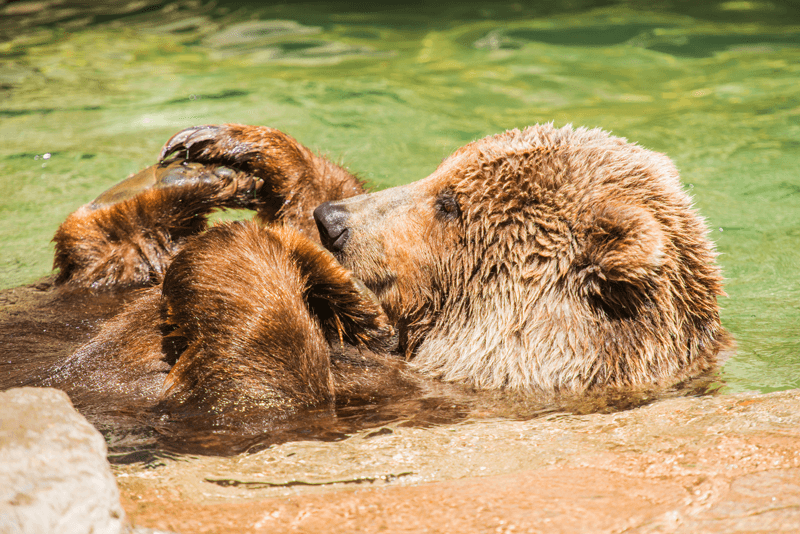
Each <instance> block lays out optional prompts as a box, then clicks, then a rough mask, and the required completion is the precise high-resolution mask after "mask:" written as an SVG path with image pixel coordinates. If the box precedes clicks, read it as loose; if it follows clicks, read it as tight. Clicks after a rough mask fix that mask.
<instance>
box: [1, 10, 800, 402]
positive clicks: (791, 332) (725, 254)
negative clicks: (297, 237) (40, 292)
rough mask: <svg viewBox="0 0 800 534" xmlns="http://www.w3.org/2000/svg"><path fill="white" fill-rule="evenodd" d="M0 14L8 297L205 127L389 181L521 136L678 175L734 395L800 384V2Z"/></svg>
mask: <svg viewBox="0 0 800 534" xmlns="http://www.w3.org/2000/svg"><path fill="white" fill-rule="evenodd" d="M539 4H540V3H533V2H532V3H530V4H528V3H511V2H509V3H504V2H486V1H484V2H479V3H478V2H458V3H447V2H439V3H437V5H436V6H434V7H430V6H429V7H425V8H423V7H420V6H419V5H413V7H408V6H405V5H403V4H402V3H400V2H394V3H391V2H390V3H388V4H382V7H379V8H371V9H372V11H370V12H358V11H353V9H352V8H350V7H349V6H348V4H347V3H344V2H342V3H336V2H319V3H314V4H305V3H303V4H300V3H297V4H293V3H289V4H280V5H272V6H270V7H264V6H262V4H261V3H256V2H253V3H251V4H248V3H247V2H225V1H221V2H214V3H206V2H191V1H185V2H167V3H164V2H149V1H136V2H106V3H103V4H102V5H100V4H97V5H95V6H88V7H87V5H86V3H79V2H69V1H42V2H11V3H5V4H3V3H0V140H2V143H0V247H2V251H3V252H2V255H0V287H12V286H15V285H19V284H23V283H28V282H31V281H33V280H35V279H37V278H39V277H41V276H43V275H45V274H47V273H48V272H49V270H50V265H51V258H52V245H50V244H49V240H50V237H51V236H52V234H53V232H54V231H55V229H56V228H57V226H58V224H59V223H60V221H62V220H63V219H64V217H66V215H67V214H68V213H70V212H71V211H72V210H74V209H75V208H77V207H78V206H80V205H81V204H83V203H85V202H87V201H89V200H91V199H93V198H94V197H96V196H97V195H98V194H99V193H100V192H102V191H103V190H105V189H107V188H108V187H110V186H111V185H113V184H114V183H116V182H117V181H119V180H120V179H122V178H124V177H126V176H127V175H128V174H130V173H132V172H136V171H138V170H139V169H141V168H142V167H144V166H146V165H149V164H152V163H153V162H154V161H155V158H156V156H157V154H158V151H159V148H160V147H161V145H162V144H163V142H164V141H165V140H166V139H168V138H169V137H170V136H171V135H172V134H173V133H175V132H176V131H178V130H180V129H182V128H185V127H187V126H191V125H195V124H205V123H220V122H241V123H248V124H265V125H269V126H273V127H276V128H279V129H281V130H284V131H286V132H288V133H290V134H291V135H293V136H294V137H296V138H297V139H298V140H300V141H301V142H303V143H304V144H306V145H307V146H310V147H312V148H314V149H316V150H319V151H321V152H323V153H324V154H326V155H329V156H331V157H332V158H333V159H334V160H336V161H341V162H343V163H345V164H346V165H347V166H348V167H349V168H350V169H351V170H352V171H354V172H356V173H358V174H359V175H360V176H362V177H363V178H365V179H366V180H368V181H369V183H370V184H371V185H372V186H374V187H376V188H383V187H388V186H392V185H397V184H402V183H407V182H410V181H413V180H416V179H419V178H423V177H425V176H426V175H427V174H429V173H430V172H431V171H432V170H433V169H434V168H435V167H436V165H437V164H438V163H439V162H440V161H441V160H442V159H443V158H444V157H446V156H447V155H448V154H450V153H451V152H452V151H453V150H455V149H456V148H458V147H459V146H462V145H463V144H465V143H467V142H470V141H472V140H474V139H477V138H480V137H483V136H485V135H488V134H493V133H498V132H501V131H503V130H505V129H508V128H514V127H524V126H526V125H529V124H533V123H537V122H548V121H553V122H555V124H556V125H563V124H567V123H572V124H575V125H585V126H590V127H595V126H599V127H602V128H604V129H606V130H610V131H612V132H613V133H614V134H615V135H618V136H623V137H627V138H628V139H630V140H633V141H636V142H638V143H640V144H642V145H644V146H646V147H648V148H650V149H653V150H657V151H660V152H665V153H667V154H668V155H670V157H672V158H673V160H674V161H675V162H676V164H677V165H678V167H679V169H680V170H681V174H682V177H683V180H684V182H685V183H686V186H687V188H688V189H689V190H690V191H691V193H692V195H693V196H694V199H695V202H696V205H697V208H698V209H699V210H700V211H701V212H702V213H703V214H704V215H705V216H706V217H707V219H708V222H709V225H710V227H711V228H712V238H713V240H714V241H715V242H716V243H717V246H718V249H719V251H720V253H721V256H720V262H721V264H722V267H723V270H724V273H725V276H726V278H727V284H726V289H727V292H728V294H729V297H728V298H724V299H722V305H723V307H724V311H723V321H724V324H725V325H726V326H727V327H728V328H729V329H730V330H731V331H732V332H733V334H734V335H735V337H736V339H737V341H738V349H737V352H736V354H735V355H734V356H733V357H732V358H731V359H730V360H729V361H728V362H727V364H726V365H725V367H724V368H723V371H722V378H723V379H724V380H725V382H726V383H727V388H728V391H742V390H758V391H772V390H779V389H787V388H796V387H800V341H798V340H799V339H800V321H798V319H800V313H799V312H798V302H800V284H799V283H798V267H800V222H799V220H798V215H800V177H798V171H797V162H798V156H800V98H798V87H800V9H799V8H798V7H797V6H796V5H795V4H794V3H793V2H789V1H785V2H777V1H776V2H749V1H726V2H713V1H710V2H681V1H677V0H676V1H673V2H646V1H635V0H630V1H627V2H611V1H605V2H597V1H596V2H591V1H572V2H564V3H563V4H558V3H553V4H550V3H548V6H541V5H539Z"/></svg>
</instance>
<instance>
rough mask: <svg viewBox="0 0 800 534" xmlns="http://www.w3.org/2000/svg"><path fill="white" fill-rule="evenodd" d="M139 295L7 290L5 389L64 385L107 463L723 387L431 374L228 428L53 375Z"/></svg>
mask: <svg viewBox="0 0 800 534" xmlns="http://www.w3.org/2000/svg"><path fill="white" fill-rule="evenodd" d="M136 295H137V290H135V289H132V290H122V291H113V292H110V291H105V292H99V291H91V290H80V291H64V290H59V289H56V288H55V287H54V286H53V283H52V279H51V278H49V279H45V280H42V281H40V282H39V283H37V284H33V285H29V286H24V287H19V288H14V289H9V290H4V291H2V292H0V306H2V307H0V346H2V347H3V350H2V353H0V390H5V389H8V388H11V387H19V386H54V387H58V388H60V389H64V390H65V391H66V392H67V393H68V394H69V395H70V398H71V399H72V401H73V403H74V404H75V407H76V408H77V409H78V410H79V411H80V412H81V413H82V414H83V415H84V416H85V417H86V418H87V419H88V420H89V421H90V422H91V423H92V424H93V425H95V426H96V427H97V428H98V429H99V430H100V431H101V432H102V433H103V435H104V436H105V438H106V441H107V442H108V448H109V460H110V461H111V462H112V463H118V464H130V463H142V464H145V465H157V464H158V463H159V461H160V460H161V459H164V458H173V457H175V455H181V454H192V455H197V454H199V455H216V456H230V455H235V454H239V453H243V452H249V453H254V452H258V451H261V450H264V449H266V448H268V447H270V446H271V445H276V444H281V443H285V442H290V441H339V440H343V439H346V438H347V437H349V436H350V435H352V434H354V433H356V432H359V431H362V430H368V429H376V430H375V432H373V433H372V434H367V438H369V437H371V436H373V435H375V436H377V435H382V434H385V433H389V432H392V431H391V430H390V429H387V428H385V426H386V425H390V424H391V425H396V426H400V427H417V428H425V427H431V426H437V425H451V424H455V423H460V422H464V421H468V420H487V419H497V418H502V419H513V420H526V419H532V418H536V417H541V416H544V415H548V414H553V413H558V412H566V413H573V414H588V413H610V412H615V411H620V410H627V409H632V408H635V407H638V406H643V405H646V404H648V403H650V402H653V401H654V400H656V399H660V398H664V397H668V396H675V395H703V394H708V393H710V392H713V390H714V389H715V388H717V387H718V386H719V384H718V383H716V382H714V380H713V377H707V378H704V379H700V380H695V381H694V382H692V383H688V384H682V385H681V386H679V387H677V388H673V389H671V390H668V391H661V392H654V391H644V390H642V391H635V392H631V391H626V392H612V393H608V394H604V395H602V396H601V395H595V396H581V397H579V398H578V397H576V398H559V399H552V398H551V399H545V400H541V399H536V398H532V397H530V396H527V395H526V396H523V395H519V396H515V395H512V394H509V393H507V392H494V393H491V392H475V391H472V390H469V389H466V388H463V387H460V386H456V385H450V384H442V383H438V382H434V381H430V382H423V384H424V385H423V387H421V388H419V389H416V390H413V391H412V390H403V391H393V392H389V393H387V394H386V396H384V397H381V398H370V399H363V398H362V399H358V400H355V401H347V400H343V401H341V402H339V403H338V404H337V405H336V406H335V407H333V408H330V409H309V410H306V411H304V412H301V413H297V414H295V415H294V416H292V417H290V418H288V419H286V420H283V421H270V422H269V427H268V428H266V427H264V426H261V427H259V426H258V425H248V426H241V425H239V426H231V427H224V428H223V427H218V426H213V424H206V423H205V422H204V420H203V417H202V416H200V417H196V416H193V415H189V416H186V417H182V414H170V415H169V416H168V415H166V414H163V413H160V412H159V411H158V410H157V408H155V407H153V406H152V405H141V404H140V405H137V404H135V403H131V402H120V399H118V398H110V397H108V396H103V394H98V393H97V392H96V391H91V390H87V389H86V387H85V385H82V384H74V383H57V382H54V380H53V379H52V374H53V373H52V371H53V369H55V368H57V367H58V365H59V363H60V362H62V361H64V359H65V358H67V357H68V356H69V355H70V354H71V353H72V352H73V351H74V350H75V349H76V348H77V347H78V346H79V345H81V344H83V343H84V342H86V341H88V340H89V339H90V338H91V337H92V336H93V335H94V334H95V333H96V332H97V330H98V329H99V327H100V325H101V324H102V322H103V321H104V320H106V319H108V318H109V317H110V316H111V315H113V314H114V313H115V311H117V310H118V309H119V307H120V306H122V305H123V304H124V303H126V302H129V301H130V300H131V299H133V298H135V297H136ZM247 415H248V414H246V413H245V414H244V416H243V419H247ZM251 419H252V418H251ZM214 424H219V423H214Z"/></svg>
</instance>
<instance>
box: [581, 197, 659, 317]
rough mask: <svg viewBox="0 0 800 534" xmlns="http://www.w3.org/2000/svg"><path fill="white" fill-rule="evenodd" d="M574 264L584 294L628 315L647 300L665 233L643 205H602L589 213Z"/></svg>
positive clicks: (620, 313) (657, 268)
mask: <svg viewBox="0 0 800 534" xmlns="http://www.w3.org/2000/svg"><path fill="white" fill-rule="evenodd" d="M581 233H582V239H581V241H582V245H583V247H582V251H581V252H580V253H579V255H578V257H577V259H576V263H575V265H576V266H577V268H578V283H579V286H580V291H581V293H583V295H584V296H586V297H587V298H591V299H599V301H600V303H602V304H603V305H604V306H603V307H604V308H605V309H606V310H607V311H613V312H614V314H615V315H629V314H631V313H633V311H634V309H635V308H636V307H638V306H639V305H640V304H641V303H642V301H643V300H644V299H646V298H647V296H648V293H649V290H650V288H651V286H652V281H653V280H654V278H655V275H656V274H657V273H658V272H659V271H660V270H661V267H662V265H663V263H664V258H665V254H664V253H665V247H666V246H667V237H666V236H665V235H664V232H663V230H662V229H661V225H660V224H659V222H658V221H657V220H656V219H655V217H654V216H653V215H652V213H650V212H649V211H648V210H646V209H645V208H644V207H640V206H633V205H625V204H619V203H611V204H604V205H602V206H600V207H598V208H596V209H595V210H593V212H592V213H591V214H590V216H589V217H588V219H587V220H586V225H585V228H584V231H583V232H581Z"/></svg>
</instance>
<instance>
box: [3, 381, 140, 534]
mask: <svg viewBox="0 0 800 534" xmlns="http://www.w3.org/2000/svg"><path fill="white" fill-rule="evenodd" d="M0 532H2V533H3V534H17V533H19V534H29V533H30V534H43V533H50V532H53V533H59V534H73V533H74V534H82V533H90V532H91V533H96V534H101V533H102V534H116V533H119V532H128V527H127V525H126V521H125V512H124V511H123V509H122V507H121V506H120V503H119V490H118V489H117V484H116V481H115V480H114V476H113V475H112V473H111V470H110V467H109V464H108V461H107V460H106V443H105V440H104V439H103V437H102V436H101V435H100V433H99V432H98V431H97V430H95V429H94V427H92V426H91V425H90V424H89V423H88V422H87V421H86V419H84V417H83V416H82V415H80V414H79V413H78V412H77V411H75V409H74V408H73V407H72V403H71V402H70V400H69V398H68V397H67V395H66V394H65V393H63V392H61V391H59V390H56V389H47V388H19V389H11V390H8V391H5V392H2V393H0Z"/></svg>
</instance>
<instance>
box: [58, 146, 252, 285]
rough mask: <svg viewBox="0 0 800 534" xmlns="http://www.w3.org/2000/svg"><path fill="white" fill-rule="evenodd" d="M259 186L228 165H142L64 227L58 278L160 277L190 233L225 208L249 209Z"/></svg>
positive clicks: (102, 281) (76, 281)
mask: <svg viewBox="0 0 800 534" xmlns="http://www.w3.org/2000/svg"><path fill="white" fill-rule="evenodd" d="M259 187H260V184H259V183H258V182H257V180H256V179H254V178H253V177H252V176H250V175H246V174H244V173H237V172H234V171H231V170H230V169H224V168H218V167H213V166H204V165H200V164H193V163H185V162H183V163H182V162H173V163H171V164H168V165H156V166H152V167H148V168H147V169H144V170H143V171H141V172H140V173H138V174H137V175H134V176H131V177H129V178H128V179H126V180H124V181H123V182H121V183H120V184H117V185H116V186H114V187H113V188H111V189H110V190H108V191H106V192H105V193H103V194H102V195H100V197H98V198H97V199H96V200H95V201H94V202H92V203H90V204H87V205H85V206H83V207H81V208H79V209H78V210H77V211H75V212H74V213H73V214H71V215H70V216H69V217H68V218H67V220H65V221H64V222H63V223H62V224H61V226H60V227H59V228H58V231H57V232H56V234H55V236H54V237H53V241H54V242H55V249H56V251H55V258H54V261H53V266H54V267H55V268H57V269H59V274H58V278H57V280H56V282H57V283H58V284H65V283H69V284H71V285H74V286H83V287H90V286H91V287H103V286H120V285H135V284H152V283H158V282H160V281H161V278H162V276H163V273H164V270H165V269H166V267H167V265H169V262H170V259H171V258H172V255H173V254H174V253H175V252H176V251H177V249H178V248H179V247H180V246H181V244H182V243H183V241H184V240H185V238H186V237H188V236H190V235H194V234H197V233H198V232H200V231H202V230H204V229H205V228H206V218H207V216H208V215H209V214H210V213H211V212H212V211H214V210H215V209H217V208H220V207H233V206H241V207H249V204H248V201H249V198H250V197H253V196H254V193H255V192H256V191H257V189H258V188H259Z"/></svg>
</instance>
